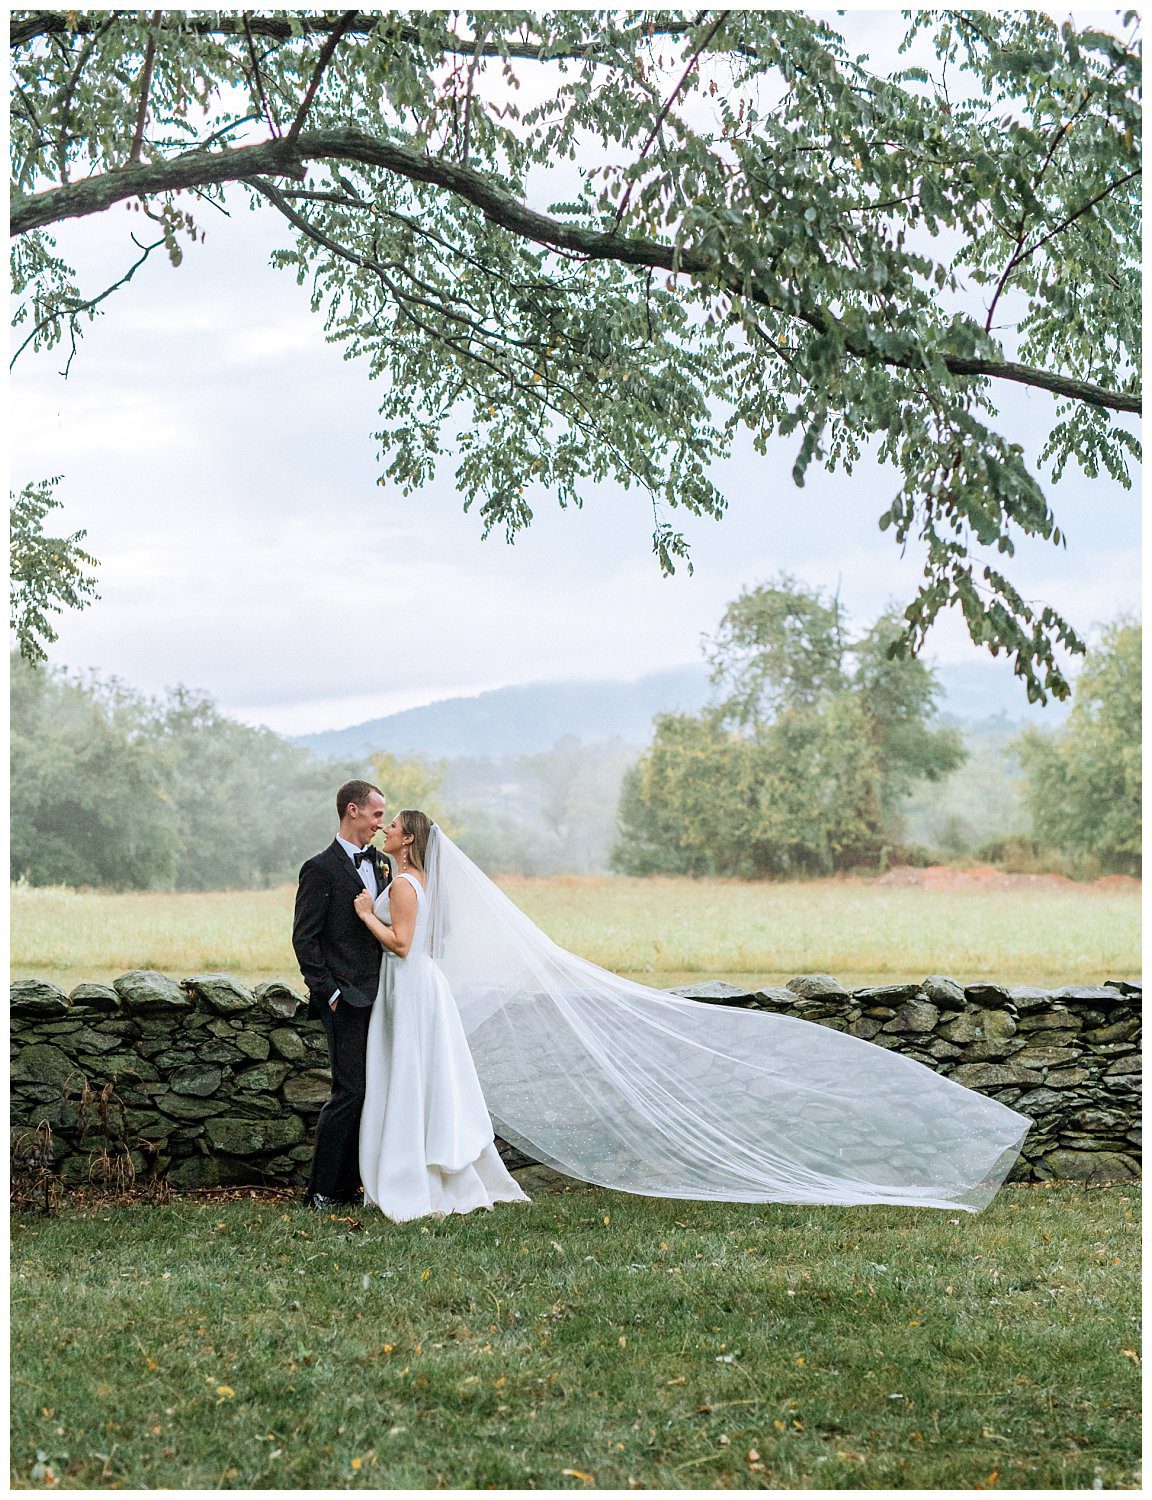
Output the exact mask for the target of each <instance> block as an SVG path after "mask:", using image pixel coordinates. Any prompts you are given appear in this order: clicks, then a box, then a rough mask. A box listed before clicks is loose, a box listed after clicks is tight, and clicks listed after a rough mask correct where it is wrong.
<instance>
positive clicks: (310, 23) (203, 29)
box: [9, 11, 695, 62]
mask: <svg viewBox="0 0 1152 1500" xmlns="http://www.w3.org/2000/svg"><path fill="white" fill-rule="evenodd" d="M93 14H94V15H99V12H95V13H91V14H85V13H83V12H81V13H79V14H76V13H67V12H64V11H37V12H35V13H34V14H33V15H31V16H30V17H28V18H27V19H25V20H21V21H17V22H15V23H14V24H13V25H12V27H11V28H10V34H9V41H10V45H11V47H12V48H13V49H14V50H15V49H17V48H20V47H26V46H28V45H29V43H31V42H34V41H36V40H37V39H38V38H39V37H46V36H89V35H91V34H92V33H94V32H95V31H96V30H97V29H98V23H97V22H96V21H95V20H94V19H93ZM352 15H353V17H354V19H353V20H352V22H351V23H350V24H349V26H348V27H347V29H346V32H345V33H344V34H346V35H356V36H369V35H370V34H371V33H372V32H374V31H379V30H380V23H381V20H382V19H384V16H383V15H382V14H381V13H380V12H379V11H377V12H371V11H353V12H352ZM245 17H247V25H248V27H249V28H250V31H251V34H252V35H253V36H259V37H265V38H267V39H268V40H269V41H275V42H290V41H293V40H294V39H295V38H296V36H297V33H295V32H294V31H293V29H292V25H291V23H290V22H288V21H286V20H283V19H281V18H280V17H278V16H275V15H271V16H257V15H254V14H253V13H252V12H250V11H249V12H245V13H244V14H243V15H241V16H236V15H232V16H229V15H227V14H225V15H222V16H217V17H216V18H215V19H214V20H207V19H204V18H202V17H200V16H191V15H187V14H186V15H185V16H184V17H183V23H182V24H183V29H184V30H186V31H188V32H189V33H190V34H192V35H193V36H221V37H229V36H238V35H240V34H242V32H243V30H244V27H245ZM293 19H294V20H295V21H296V23H297V25H298V26H300V27H302V29H303V32H304V35H305V36H323V35H325V34H326V33H328V32H330V31H331V30H332V28H333V26H334V25H338V24H339V22H333V21H330V20H329V19H328V17H327V16H324V15H317V14H315V13H312V14H308V13H304V14H299V13H298V14H297V15H296V16H294V17H293ZM694 24H695V23H694V22H692V21H668V22H666V23H665V24H664V25H662V26H657V27H655V28H654V29H653V30H652V31H648V30H647V29H646V27H643V26H637V27H633V28H631V29H630V30H626V31H618V32H617V31H612V32H609V33H608V41H607V43H605V42H589V43H588V44H587V45H586V46H584V47H576V48H574V49H573V50H571V51H569V52H549V53H548V54H547V56H545V55H544V51H543V43H541V42H535V43H533V42H521V43H516V42H512V43H509V44H507V45H505V44H502V43H498V42H484V43H483V44H482V45H481V46H480V48H479V55H480V56H481V57H500V58H503V57H515V58H519V59H522V60H524V61H528V62H545V61H547V62H555V61H558V60H563V61H567V62H596V61H598V57H597V54H598V53H600V52H602V51H603V50H605V48H606V46H610V45H615V44H617V43H622V44H624V45H630V44H632V43H634V42H638V41H647V40H649V39H650V38H651V37H669V38H673V39H674V38H676V37H681V36H685V35H686V34H687V33H688V32H690V31H691V30H692V29H693V26H694ZM390 35H392V36H395V37H398V38H399V39H400V40H401V41H409V42H421V43H423V41H424V39H423V38H422V37H421V36H420V34H419V33H418V32H417V31H416V30H415V29H414V28H413V27H410V26H398V27H394V28H391V29H390ZM442 46H443V49H444V51H445V52H453V53H457V54H459V55H460V56H462V57H471V56H473V55H475V53H476V51H477V44H476V41H475V40H474V39H473V38H471V37H458V36H456V34H455V33H454V32H452V31H448V30H445V33H444V40H443V43H442Z"/></svg>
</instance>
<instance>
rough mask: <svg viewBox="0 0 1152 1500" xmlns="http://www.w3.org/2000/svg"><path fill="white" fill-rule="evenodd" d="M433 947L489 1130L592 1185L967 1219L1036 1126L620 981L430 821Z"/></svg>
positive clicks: (768, 1024) (785, 1028)
mask: <svg viewBox="0 0 1152 1500" xmlns="http://www.w3.org/2000/svg"><path fill="white" fill-rule="evenodd" d="M426 890H427V893H428V895H429V897H430V901H429V922H428V928H427V934H428V936H427V943H428V950H429V953H430V954H431V956H432V958H433V959H434V960H435V961H436V963H437V964H439V966H440V967H441V969H442V970H443V972H444V974H445V975H446V977H447V979H448V981H449V983H450V985H451V987H452V992H453V994H454V996H455V999H456V1003H457V1005H458V1007H459V1010H460V1015H461V1018H462V1020H463V1023H464V1029H465V1033H466V1035H467V1038H468V1045H469V1047H470V1049H471V1052H472V1056H473V1058H474V1060H475V1063H476V1070H477V1072H478V1074H479V1077H480V1082H481V1085H482V1087H483V1090H484V1097H485V1100H486V1102H487V1105H488V1109H489V1111H490V1113H491V1116H492V1124H493V1127H494V1129H495V1131H496V1133H497V1134H498V1135H500V1136H502V1137H503V1138H504V1139H505V1140H507V1141H509V1142H510V1143H511V1144H512V1145H514V1146H518V1147H519V1148H520V1149H521V1150H523V1151H524V1152H526V1153H527V1154H528V1155H530V1156H533V1157H535V1158H536V1159H537V1160H539V1161H542V1162H545V1163H546V1164H548V1165H550V1166H553V1167H555V1168H557V1169H558V1170H559V1171H561V1172H564V1173H567V1174H568V1175H569V1176H572V1177H578V1178H582V1179H583V1180H585V1181H587V1182H594V1183H599V1184H601V1185H602V1186H604V1187H611V1188H618V1189H620V1190H622V1191H624V1192H629V1193H645V1194H652V1195H655V1196H659V1197H668V1198H711V1199H720V1200H725V1201H735V1202H778V1203H843V1204H847V1203H893V1204H909V1205H922V1206H927V1207H934V1208H962V1209H967V1210H969V1211H973V1212H975V1211H976V1210H978V1209H980V1208H983V1207H984V1205H985V1204H986V1203H987V1202H988V1201H989V1199H990V1198H991V1197H992V1196H993V1194H994V1193H995V1192H996V1190H997V1188H998V1187H999V1186H1000V1184H1001V1182H1002V1181H1003V1179H1004V1177H1005V1176H1006V1175H1007V1173H1008V1171H1009V1169H1010V1168H1011V1166H1012V1164H1013V1162H1014V1161H1015V1160H1016V1157H1017V1154H1018V1152H1019V1150H1020V1146H1021V1144H1022V1142H1023V1139H1024V1136H1025V1135H1026V1133H1027V1131H1028V1128H1029V1125H1030V1124H1031V1122H1030V1121H1029V1120H1028V1119H1027V1118H1026V1117H1025V1116H1024V1115H1021V1114H1018V1113H1017V1112H1016V1111H1015V1110H1012V1109H1009V1108H1008V1107H1007V1106H1006V1105H1003V1104H999V1103H997V1102H996V1101H995V1100H994V1099H988V1098H985V1097H984V1096H983V1095H981V1094H977V1093H974V1092H973V1091H972V1090H970V1089H967V1088H964V1087H963V1086H962V1085H960V1084H957V1083H953V1082H952V1081H951V1080H950V1079H947V1078H944V1077H942V1076H940V1075H939V1074H938V1073H934V1072H933V1071H932V1070H931V1069H930V1068H927V1067H925V1066H923V1064H921V1063H918V1062H915V1061H914V1060H913V1059H911V1058H907V1057H901V1056H900V1055H899V1054H898V1053H895V1052H889V1051H886V1050H885V1049H884V1048H882V1047H877V1046H874V1045H873V1044H872V1043H870V1042H865V1041H861V1040H860V1039H858V1038H856V1037H851V1036H846V1035H844V1034H843V1033H841V1032H837V1031H833V1030H831V1029H829V1028H828V1027H824V1026H818V1025H816V1024H815V1023H814V1022H811V1021H800V1020H795V1019H793V1018H791V1017H788V1016H778V1015H773V1014H770V1013H768V1012H765V1011H753V1010H743V1009H740V1010H737V1009H728V1008H721V1007H719V1006H714V1005H707V1004H703V1003H701V1002H699V1001H694V1000H685V999H682V998H681V997H679V996H676V995H669V994H666V993H664V992H663V991H661V990H653V989H648V988H647V987H646V986H644V985H640V984H634V983H632V982H630V981H629V980H625V979H621V978H619V977H618V976H617V975H615V974H612V973H610V972H608V971H607V970H605V969H601V968H598V967H597V966H596V965H595V964H591V963H588V962H586V961H585V960H584V959H582V958H578V957H576V955H575V954H572V953H568V952H565V950H564V949H562V948H560V947H558V946H557V945H556V944H555V943H554V942H552V940H551V939H550V938H548V937H547V936H546V935H545V934H544V933H543V932H541V931H540V929H539V928H538V927H537V926H536V925H535V924H534V923H533V922H531V921H530V920H529V919H528V918H527V917H526V916H525V915H524V913H523V912H521V911H520V910H519V908H518V907H516V906H515V905H514V904H513V903H512V902H511V901H510V900H509V899H508V898H507V896H505V895H504V893H503V892H502V891H501V890H500V889H499V888H498V887H497V886H496V885H494V884H493V883H492V881H491V880H489V879H488V877H487V876H486V875H485V874H484V873H483V871H481V870H480V869H479V868H478V867H477V866H476V865H475V864H474V863H473V862H472V861H471V860H470V859H469V858H468V856H467V855H466V854H465V853H464V852H463V850H461V849H459V848H458V847H457V846H456V844H454V843H453V842H452V840H451V839H450V838H448V836H447V835H446V834H444V833H443V832H442V830H441V829H440V828H439V827H437V826H436V825H433V828H432V833H431V836H430V838H429V842H428V852H427V856H426Z"/></svg>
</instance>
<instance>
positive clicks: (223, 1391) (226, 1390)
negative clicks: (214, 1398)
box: [216, 1385, 236, 1401]
mask: <svg viewBox="0 0 1152 1500" xmlns="http://www.w3.org/2000/svg"><path fill="white" fill-rule="evenodd" d="M216 1394H217V1395H218V1396H219V1397H220V1398H221V1400H223V1401H229V1400H231V1398H232V1397H233V1396H234V1395H235V1394H236V1392H235V1391H234V1390H233V1389H232V1387H231V1386H230V1385H218V1386H217V1387H216Z"/></svg>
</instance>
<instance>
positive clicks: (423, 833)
mask: <svg viewBox="0 0 1152 1500" xmlns="http://www.w3.org/2000/svg"><path fill="white" fill-rule="evenodd" d="M400 824H401V827H402V828H403V829H404V832H405V833H410V834H411V835H412V847H411V849H409V851H408V858H409V859H410V860H411V861H412V863H413V865H415V867H416V869H418V870H419V871H420V872H421V874H423V872H424V856H425V855H426V854H427V853H428V835H429V834H430V833H431V832H432V819H431V818H430V817H429V816H428V814H427V813H422V812H420V811H418V810H417V809H416V808H414V807H406V808H402V809H401V812H400Z"/></svg>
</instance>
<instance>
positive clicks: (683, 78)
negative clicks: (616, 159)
mask: <svg viewBox="0 0 1152 1500" xmlns="http://www.w3.org/2000/svg"><path fill="white" fill-rule="evenodd" d="M730 15H731V11H727V10H722V11H721V12H720V14H719V15H718V16H717V17H716V19H715V21H714V22H713V23H712V25H711V26H709V28H708V30H707V31H706V32H705V33H704V35H703V37H702V38H701V39H700V41H699V43H698V44H697V46H696V48H695V50H694V51H693V53H692V56H691V57H690V58H689V59H688V66H687V67H686V68H685V69H684V71H683V73H682V74H681V75H680V81H679V83H677V85H676V87H675V88H674V89H673V90H672V92H671V93H670V94H669V95H668V97H667V99H665V101H664V103H663V104H662V105H661V107H660V113H659V114H658V115H657V116H656V123H655V124H654V125H653V126H652V129H651V130H650V131H649V132H648V139H647V140H646V141H645V142H644V145H643V147H642V148H641V151H640V155H639V156H638V157H637V158H636V162H635V165H636V166H637V167H639V165H640V163H641V162H642V161H643V160H644V158H645V157H646V156H647V155H648V148H649V147H650V146H651V144H652V142H653V141H654V140H655V139H656V137H657V136H658V135H659V134H660V127H661V125H663V123H664V121H665V119H666V118H667V115H668V111H669V110H670V109H671V108H672V106H673V104H674V103H675V102H676V100H677V98H678V97H679V94H680V90H681V89H682V88H683V87H684V85H685V84H686V83H687V82H688V79H689V78H690V77H691V76H692V70H693V69H694V68H695V66H696V64H697V63H698V62H699V61H700V54H701V53H702V52H703V51H704V48H705V47H707V45H708V43H709V42H710V41H711V40H712V38H713V37H714V36H715V35H716V33H717V32H718V31H719V30H720V28H721V27H722V26H723V25H724V23H725V21H727V19H728V17H729V16H730ZM635 183H636V179H635V177H633V178H632V180H631V182H629V184H628V186H627V187H626V188H625V189H624V196H623V198H621V200H620V206H619V208H617V210H616V220H615V222H616V223H617V224H619V223H620V220H621V219H622V218H623V217H624V210H625V209H626V208H627V207H628V200H629V198H631V196H632V189H633V187H634V186H635Z"/></svg>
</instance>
